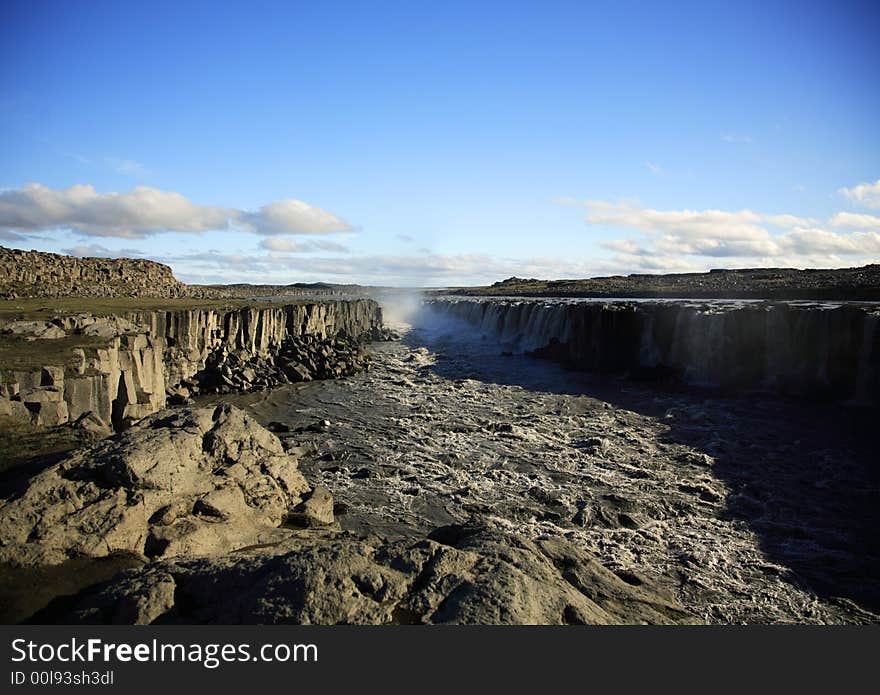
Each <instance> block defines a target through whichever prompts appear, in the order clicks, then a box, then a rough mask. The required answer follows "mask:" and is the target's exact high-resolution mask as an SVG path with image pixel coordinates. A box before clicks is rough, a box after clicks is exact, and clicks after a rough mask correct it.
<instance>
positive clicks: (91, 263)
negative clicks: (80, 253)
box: [0, 246, 213, 299]
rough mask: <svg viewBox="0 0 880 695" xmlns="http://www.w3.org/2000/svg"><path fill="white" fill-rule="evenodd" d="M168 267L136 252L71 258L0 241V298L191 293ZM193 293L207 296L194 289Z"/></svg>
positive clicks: (189, 295)
mask: <svg viewBox="0 0 880 695" xmlns="http://www.w3.org/2000/svg"><path fill="white" fill-rule="evenodd" d="M191 296H196V295H194V294H193V293H192V291H191V290H190V289H189V288H188V287H187V286H186V285H184V284H183V283H182V282H180V281H178V280H177V279H175V277H174V275H173V274H172V272H171V268H169V267H168V266H167V265H163V264H162V263H156V262H155V261H147V260H143V259H139V258H76V257H74V256H62V255H60V254H57V253H44V252H41V251H21V250H19V249H9V248H5V247H3V246H0V299H2V298H15V297H191ZM198 296H204V297H210V296H213V295H212V294H211V293H210V292H209V291H207V290H204V289H202V290H200V291H199V293H198Z"/></svg>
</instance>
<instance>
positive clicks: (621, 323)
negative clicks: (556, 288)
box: [425, 298, 880, 404]
mask: <svg viewBox="0 0 880 695" xmlns="http://www.w3.org/2000/svg"><path fill="white" fill-rule="evenodd" d="M425 305H426V309H427V310H428V311H430V312H432V313H434V314H435V315H439V316H445V317H455V318H457V319H460V320H462V321H465V322H467V323H468V324H470V325H471V326H474V327H475V328H476V329H477V330H478V331H480V333H481V334H482V335H484V336H486V337H490V338H494V339H497V340H500V342H502V343H503V344H504V345H505V346H506V347H507V348H509V349H513V350H517V351H521V352H535V353H536V354H538V355H540V356H545V357H549V358H552V359H554V360H557V361H560V362H563V363H564V364H566V365H567V366H570V367H573V368H575V369H581V370H595V371H611V372H621V373H626V372H632V373H636V372H640V371H641V370H643V369H645V368H648V369H655V368H660V369H662V370H664V371H665V372H668V373H671V374H677V375H678V376H679V378H680V379H681V380H682V381H684V382H686V383H690V384H694V385H699V386H720V387H725V388H730V389H735V390H745V391H754V390H760V391H771V392H778V393H784V394H788V395H793V396H799V397H819V398H832V399H851V400H857V401H859V402H862V403H873V404H877V403H878V402H880V368H878V362H880V346H878V339H880V335H878V323H880V312H877V310H876V307H873V308H872V307H870V306H866V305H837V306H834V305H828V304H822V305H818V304H803V303H791V304H785V303H775V304H768V303H761V302H714V303H713V302H706V303H704V304H700V303H694V302H690V301H688V302H684V301H682V302H674V301H673V302H670V301H666V302H664V301H645V302H632V301H618V302H609V301H604V302H598V301H594V300H582V301H577V300H550V299H540V300H528V299H507V298H505V299H481V298H442V299H431V300H427V301H426V303H425Z"/></svg>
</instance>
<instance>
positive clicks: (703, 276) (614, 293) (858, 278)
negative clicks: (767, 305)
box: [447, 264, 880, 301]
mask: <svg viewBox="0 0 880 695" xmlns="http://www.w3.org/2000/svg"><path fill="white" fill-rule="evenodd" d="M450 292H451V293H452V294H462V295H491V296H505V297H516V296H523V297H524V296H531V297H608V298H611V297H620V298H628V299H635V298H678V297H680V298H694V299H709V298H717V299H833V300H850V301H878V300H880V265H878V264H871V265H866V266H861V267H858V268H839V269H820V270H812V269H806V270H799V269H796V268H742V269H722V268H716V269H713V270H710V271H709V272H706V273H679V274H669V275H649V274H633V275H626V276H624V275H611V276H607V277H595V278H587V279H583V280H538V279H535V278H528V279H526V278H519V277H510V278H507V279H505V280H501V281H499V282H496V283H494V284H492V285H489V286H484V287H460V288H454V289H452V290H448V291H447V293H450Z"/></svg>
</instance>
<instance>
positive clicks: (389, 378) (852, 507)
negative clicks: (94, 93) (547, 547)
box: [239, 330, 880, 623]
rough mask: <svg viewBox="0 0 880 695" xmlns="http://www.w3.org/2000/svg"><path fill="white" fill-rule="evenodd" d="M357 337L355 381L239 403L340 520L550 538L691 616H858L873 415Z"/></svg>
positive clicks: (874, 547) (873, 561) (874, 504)
mask: <svg viewBox="0 0 880 695" xmlns="http://www.w3.org/2000/svg"><path fill="white" fill-rule="evenodd" d="M375 349H376V357H375V359H374V365H373V368H372V369H371V370H370V372H368V373H366V374H362V375H358V376H355V377H352V378H349V379H343V380H339V381H333V382H323V383H320V384H305V385H297V386H289V387H285V388H282V389H278V390H276V391H273V392H270V393H268V394H262V395H259V396H249V397H240V398H241V399H242V400H240V401H239V402H241V403H242V405H245V406H246V407H247V408H248V409H249V412H251V413H252V414H253V415H254V416H255V417H256V418H257V419H258V420H260V421H262V422H269V421H275V422H276V423H278V424H280V425H283V426H284V427H287V428H288V429H289V432H288V433H285V434H282V435H281V436H282V439H283V440H284V441H285V445H286V446H287V447H288V448H289V449H290V450H292V451H295V452H296V453H297V454H298V456H299V457H300V467H301V469H302V470H303V472H304V474H305V475H306V476H307V477H308V478H309V479H310V480H311V481H313V483H315V484H321V485H324V486H325V487H327V488H328V489H329V490H330V491H331V492H332V494H333V497H334V499H335V500H336V504H337V507H340V508H342V509H344V514H338V515H337V518H338V519H339V521H340V523H341V524H342V526H343V528H345V529H348V530H349V531H352V532H355V533H379V534H381V535H385V536H388V537H391V538H400V539H407V538H409V539H411V538H414V537H421V536H424V535H425V534H427V533H430V532H431V531H432V530H433V529H434V528H436V527H438V526H443V525H448V524H461V523H466V522H468V521H469V520H470V521H473V520H477V521H479V522H481V523H486V524H489V525H492V526H495V527H497V528H500V529H502V530H506V531H509V532H512V533H515V534H517V535H519V536H524V537H526V538H532V539H535V538H540V537H545V536H547V537H551V538H557V539H565V540H566V541H568V542H570V543H572V544H573V545H574V546H575V547H577V548H579V549H581V550H584V551H587V552H590V553H592V554H593V555H594V556H595V557H596V558H597V559H598V560H599V561H600V562H601V564H602V565H603V566H605V567H607V568H609V569H610V570H611V571H612V572H614V573H616V574H617V575H618V576H620V577H625V578H630V579H632V580H633V581H641V580H639V579H637V578H643V579H644V580H645V581H650V582H651V583H652V584H654V585H656V586H659V587H662V588H663V589H665V590H667V591H669V592H670V593H671V594H672V595H674V596H675V597H676V599H677V600H678V601H680V603H681V604H682V605H683V606H684V607H685V608H686V609H687V610H688V611H690V612H691V613H692V614H694V615H696V616H698V617H699V618H701V619H704V620H707V621H709V622H718V623H738V622H782V623H786V622H797V623H835V622H875V621H877V620H878V615H877V611H878V610H880V581H878V580H880V572H878V568H880V561H878V556H880V552H878V543H877V540H876V533H875V530H876V528H877V522H878V509H880V505H878V472H877V466H876V457H875V455H874V453H873V452H874V448H873V442H872V436H871V424H870V423H871V422H872V421H873V417H874V415H875V414H876V411H875V410H874V409H870V408H869V409H859V408H844V407H842V406H829V405H822V404H799V403H796V402H793V401H786V400H781V399H777V398H772V397H769V396H768V397H748V398H746V397H732V396H725V395H724V394H721V393H717V392H712V391H705V390H695V389H688V388H685V387H676V386H671V385H670V386H668V387H667V386H662V385H657V384H638V383H633V382H628V381H624V380H621V379H617V378H611V377H601V378H600V377H591V376H589V375H586V374H579V373H572V372H566V371H563V370H562V369H561V368H559V367H557V366H555V365H552V364H548V363H546V362H543V361H537V360H534V359H530V358H528V357H524V356H516V355H508V356H502V355H501V351H500V350H499V347H498V345H497V343H494V342H492V341H485V340H478V339H471V338H468V337H466V336H464V335H462V334H460V333H459V334H456V333H447V332H443V331H440V332H437V331H430V330H413V331H411V332H410V333H409V334H408V335H407V336H406V337H405V339H404V341H403V342H401V343H387V344H383V345H379V346H376V348H375ZM323 420H326V421H328V422H329V423H332V424H330V426H328V427H323V428H315V427H313V425H314V423H316V422H319V421H323Z"/></svg>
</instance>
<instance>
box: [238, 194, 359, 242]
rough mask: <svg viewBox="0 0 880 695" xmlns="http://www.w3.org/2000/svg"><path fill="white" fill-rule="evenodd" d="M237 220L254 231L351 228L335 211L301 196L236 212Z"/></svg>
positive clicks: (310, 231) (304, 231) (306, 231)
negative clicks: (313, 204) (333, 212)
mask: <svg viewBox="0 0 880 695" xmlns="http://www.w3.org/2000/svg"><path fill="white" fill-rule="evenodd" d="M238 222H239V223H241V224H242V225H243V226H245V227H249V228H251V229H252V230H253V231H254V232H256V233H257V234H330V233H332V232H348V231H351V229H352V228H351V227H350V226H349V225H348V223H347V222H345V221H344V220H342V219H340V218H339V217H337V216H336V215H334V214H332V213H329V212H327V211H326V210H322V209H321V208H316V207H312V206H311V205H309V204H308V203H304V202H303V201H301V200H276V201H274V202H272V203H269V204H268V205H264V206H263V207H261V208H260V209H259V210H258V211H257V212H240V213H239V216H238Z"/></svg>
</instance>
